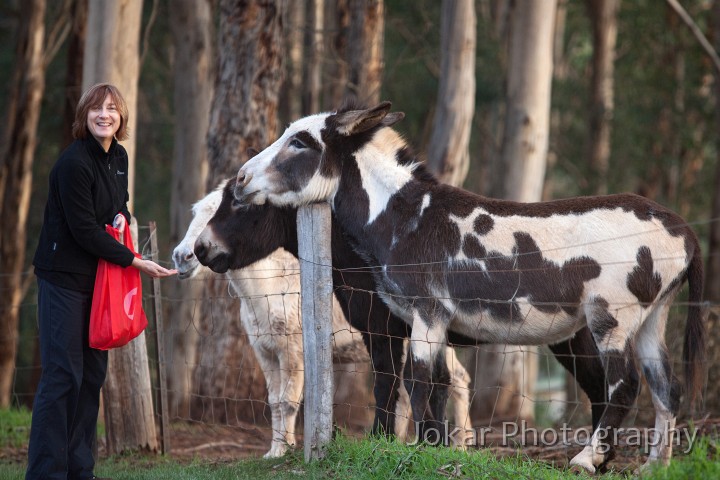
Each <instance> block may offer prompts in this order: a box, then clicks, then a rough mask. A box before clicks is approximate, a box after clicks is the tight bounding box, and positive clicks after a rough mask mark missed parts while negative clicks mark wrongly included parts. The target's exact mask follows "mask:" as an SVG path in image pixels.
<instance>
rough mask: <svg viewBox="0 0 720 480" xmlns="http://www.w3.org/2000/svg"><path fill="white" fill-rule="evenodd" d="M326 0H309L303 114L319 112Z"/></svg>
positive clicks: (304, 63) (304, 64) (304, 62)
mask: <svg viewBox="0 0 720 480" xmlns="http://www.w3.org/2000/svg"><path fill="white" fill-rule="evenodd" d="M324 12H325V2H324V0H308V4H307V14H306V17H305V18H306V19H307V21H306V25H307V27H306V31H305V42H304V43H305V58H304V60H303V62H302V64H303V67H304V68H303V85H302V90H301V91H302V115H309V114H313V113H318V111H319V110H320V105H321V103H320V102H321V98H320V96H321V94H322V75H321V74H322V67H323V62H322V58H323V55H324V50H325V48H324V44H323V38H324V35H323V25H324V22H323V17H324Z"/></svg>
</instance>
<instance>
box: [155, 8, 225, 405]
mask: <svg viewBox="0 0 720 480" xmlns="http://www.w3.org/2000/svg"><path fill="white" fill-rule="evenodd" d="M212 24H213V16H212V2H211V1H210V0H177V1H175V2H174V3H173V6H172V8H171V9H170V27H171V30H172V35H173V45H174V46H175V63H174V65H173V74H174V79H175V92H174V103H173V104H174V110H175V134H174V138H175V141H174V152H173V169H172V190H171V192H170V245H177V244H178V242H179V241H180V239H181V238H182V237H183V236H184V235H185V232H186V231H187V227H188V225H190V221H191V219H192V218H191V217H192V213H191V209H190V205H192V204H193V203H194V202H196V201H198V200H199V199H200V198H201V197H202V196H203V195H204V194H205V182H206V181H207V173H208V162H207V149H206V136H207V131H208V123H209V119H210V102H211V100H212V90H213V80H212V79H213V75H214V74H215V66H214V62H215V58H214V56H213V51H212V50H213V49H212V43H213V38H212V30H213V27H212ZM164 283H166V285H167V286H168V287H169V289H170V290H171V291H170V293H169V296H170V297H171V298H172V299H173V301H171V302H169V303H168V304H167V309H168V316H167V318H169V319H170V321H168V322H165V331H164V332H163V338H164V341H165V342H166V345H165V351H166V352H168V361H169V363H168V365H165V368H166V371H167V380H168V385H167V387H168V391H169V392H170V409H171V412H170V414H171V416H181V417H186V416H188V415H189V411H188V409H189V406H190V391H191V382H190V376H189V375H188V374H187V369H188V366H191V365H195V363H196V362H197V342H198V334H197V329H195V328H193V321H194V320H195V318H194V315H195V310H196V309H195V307H196V304H195V302H196V299H198V298H200V297H201V295H202V292H203V284H202V282H201V281H182V280H177V279H175V278H173V279H168V280H166V281H165V282H164Z"/></svg>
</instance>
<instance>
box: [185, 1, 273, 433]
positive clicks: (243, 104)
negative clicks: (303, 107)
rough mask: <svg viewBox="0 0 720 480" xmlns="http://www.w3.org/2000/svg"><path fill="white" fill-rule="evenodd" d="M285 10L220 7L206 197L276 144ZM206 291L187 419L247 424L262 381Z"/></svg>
mask: <svg viewBox="0 0 720 480" xmlns="http://www.w3.org/2000/svg"><path fill="white" fill-rule="evenodd" d="M285 8H286V2H284V1H282V0H277V1H261V0H242V1H238V0H221V1H220V26H219V28H220V31H219V45H218V50H219V65H218V67H217V72H216V75H215V91H214V95H213V99H212V103H211V110H210V123H209V127H208V136H207V147H208V165H209V172H208V179H207V182H206V190H207V191H209V190H211V189H213V188H215V186H216V185H217V184H218V182H220V181H221V180H223V179H225V178H228V177H233V176H235V175H236V174H237V171H238V169H239V168H240V166H241V165H242V164H243V163H244V162H245V161H246V160H247V150H248V148H256V149H262V148H264V147H266V146H267V145H269V144H270V142H271V141H272V140H274V139H275V138H276V136H277V130H278V124H277V110H278V97H279V92H280V86H281V84H282V57H283V54H284V52H283V47H282V46H283V23H282V19H283V17H284V9H285ZM207 283H208V285H207V288H208V292H209V293H208V301H206V302H205V303H204V304H203V307H202V312H201V317H202V318H201V319H200V321H201V324H200V336H201V339H202V341H201V343H200V348H199V351H198V362H197V367H196V368H195V372H194V385H195V392H196V395H195V396H194V397H193V401H192V405H191V408H192V411H193V412H192V413H193V416H195V417H200V418H203V419H205V420H208V421H215V422H223V423H228V422H230V420H231V419H240V420H248V421H254V420H255V419H257V418H262V416H263V415H262V414H263V410H264V408H265V405H266V401H265V398H266V390H265V381H264V378H263V375H262V372H261V370H260V368H259V366H258V364H257V361H256V360H255V357H254V353H253V350H252V348H251V347H250V345H249V344H248V341H247V336H246V335H245V333H244V332H243V331H242V328H241V325H240V313H239V302H238V301H237V300H236V299H230V298H228V291H227V282H225V281H219V280H218V278H217V277H214V279H211V280H210V281H208V282H207ZM256 408H259V411H258V412H256V411H255V410H256ZM266 418H267V417H266Z"/></svg>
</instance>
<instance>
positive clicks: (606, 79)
mask: <svg viewBox="0 0 720 480" xmlns="http://www.w3.org/2000/svg"><path fill="white" fill-rule="evenodd" d="M587 5H588V10H589V12H590V23H591V24H592V29H593V58H592V66H593V68H592V81H591V86H590V95H591V100H590V125H589V133H590V143H589V149H588V150H589V161H590V170H591V174H592V178H591V183H592V184H593V193H595V194H598V195H602V194H606V193H607V192H608V185H607V181H608V178H607V175H608V168H609V160H610V134H611V128H612V116H613V110H614V80H613V75H614V73H615V45H616V44H617V13H618V10H619V8H620V0H587Z"/></svg>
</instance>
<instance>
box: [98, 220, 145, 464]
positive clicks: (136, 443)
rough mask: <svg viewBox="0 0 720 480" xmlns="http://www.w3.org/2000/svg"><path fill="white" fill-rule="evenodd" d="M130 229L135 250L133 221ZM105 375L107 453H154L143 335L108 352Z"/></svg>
mask: <svg viewBox="0 0 720 480" xmlns="http://www.w3.org/2000/svg"><path fill="white" fill-rule="evenodd" d="M130 229H131V231H132V233H133V241H134V242H135V249H136V250H137V243H138V240H137V239H138V235H137V221H136V220H135V217H133V219H132V221H131V224H130ZM108 362H109V363H108V374H107V378H106V380H105V385H104V386H103V388H102V395H103V407H104V413H105V435H106V437H107V451H108V453H110V454H113V455H116V454H120V453H122V452H124V451H126V450H136V449H140V450H148V451H151V452H155V451H157V449H158V439H157V431H156V429H155V419H154V418H153V402H152V384H151V382H150V366H149V361H148V355H147V342H146V339H145V332H142V333H141V334H140V335H138V336H137V337H136V338H135V339H134V340H131V341H130V343H128V344H127V345H125V346H124V347H120V348H114V349H112V350H110V352H109V355H108Z"/></svg>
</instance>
